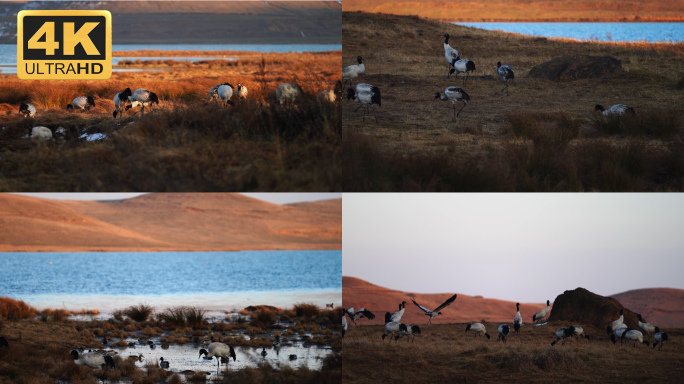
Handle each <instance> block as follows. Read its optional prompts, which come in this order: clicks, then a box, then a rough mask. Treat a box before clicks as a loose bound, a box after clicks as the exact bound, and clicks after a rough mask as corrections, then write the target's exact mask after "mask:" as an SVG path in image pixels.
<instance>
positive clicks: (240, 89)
mask: <svg viewBox="0 0 684 384" xmlns="http://www.w3.org/2000/svg"><path fill="white" fill-rule="evenodd" d="M236 95H237V97H238V100H244V99H246V98H247V87H245V86H244V85H242V84H241V83H237V92H236Z"/></svg>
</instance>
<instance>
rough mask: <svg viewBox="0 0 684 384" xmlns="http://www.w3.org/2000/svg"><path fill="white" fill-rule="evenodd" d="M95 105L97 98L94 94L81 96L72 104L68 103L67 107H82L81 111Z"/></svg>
mask: <svg viewBox="0 0 684 384" xmlns="http://www.w3.org/2000/svg"><path fill="white" fill-rule="evenodd" d="M94 106H95V100H94V99H93V97H92V96H79V97H77V98H75V99H74V100H73V101H72V102H71V104H67V106H66V109H67V110H69V109H76V108H78V109H80V110H81V113H83V112H85V111H87V110H89V109H90V107H94Z"/></svg>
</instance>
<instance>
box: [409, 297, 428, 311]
mask: <svg viewBox="0 0 684 384" xmlns="http://www.w3.org/2000/svg"><path fill="white" fill-rule="evenodd" d="M411 301H413V304H415V305H416V306H417V307H418V308H420V309H422V310H423V311H424V312H425V313H430V312H432V311H431V310H429V309H427V308H425V307H423V306H422V305H420V304H418V303H416V301H415V300H413V299H411Z"/></svg>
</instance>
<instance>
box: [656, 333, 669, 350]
mask: <svg viewBox="0 0 684 384" xmlns="http://www.w3.org/2000/svg"><path fill="white" fill-rule="evenodd" d="M666 341H667V333H665V332H658V333H656V334H655V343H653V348H655V347H656V345H658V344H660V348H658V350H659V351H660V349H662V348H663V343H664V342H666Z"/></svg>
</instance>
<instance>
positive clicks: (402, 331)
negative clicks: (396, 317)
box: [394, 324, 420, 342]
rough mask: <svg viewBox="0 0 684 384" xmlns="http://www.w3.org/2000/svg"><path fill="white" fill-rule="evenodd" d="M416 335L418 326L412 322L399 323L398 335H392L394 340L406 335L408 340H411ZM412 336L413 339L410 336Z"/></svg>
mask: <svg viewBox="0 0 684 384" xmlns="http://www.w3.org/2000/svg"><path fill="white" fill-rule="evenodd" d="M416 335H420V327H419V326H417V325H413V324H399V335H398V336H395V337H394V341H397V340H399V339H401V338H402V337H404V336H408V338H407V339H408V340H410V341H411V342H413V340H415V339H416ZM411 336H413V339H412V338H411Z"/></svg>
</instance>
